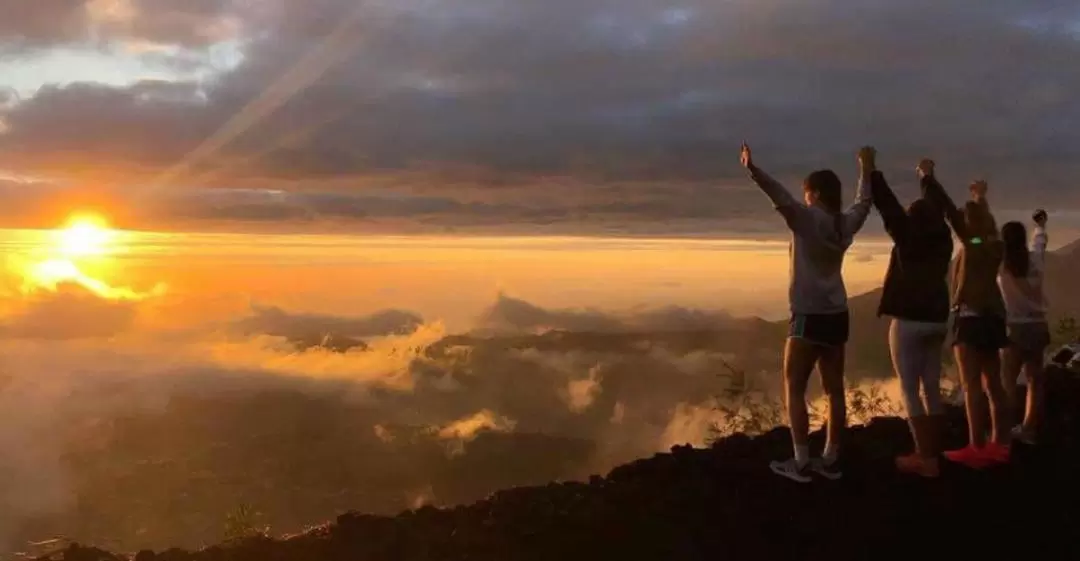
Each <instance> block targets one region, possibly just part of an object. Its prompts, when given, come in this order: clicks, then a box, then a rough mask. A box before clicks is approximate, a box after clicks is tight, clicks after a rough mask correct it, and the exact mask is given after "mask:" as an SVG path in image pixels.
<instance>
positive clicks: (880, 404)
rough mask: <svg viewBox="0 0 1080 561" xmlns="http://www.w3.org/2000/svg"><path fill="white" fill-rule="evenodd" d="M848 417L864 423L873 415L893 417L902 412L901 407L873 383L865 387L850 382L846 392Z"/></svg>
mask: <svg viewBox="0 0 1080 561" xmlns="http://www.w3.org/2000/svg"><path fill="white" fill-rule="evenodd" d="M846 398H847V409H848V418H849V419H851V420H854V421H855V422H860V423H866V422H869V421H870V419H873V418H874V417H895V416H898V415H900V414H901V413H903V408H902V407H901V406H900V405H899V404H897V403H896V402H895V401H893V400H891V399H889V396H888V395H886V394H885V392H884V391H883V390H882V389H881V386H880V385H878V384H874V385H871V386H869V387H868V388H867V387H864V386H859V385H856V384H854V383H852V384H850V385H849V386H848V389H847V393H846Z"/></svg>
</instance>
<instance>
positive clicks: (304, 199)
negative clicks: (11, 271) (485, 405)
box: [0, 0, 1080, 236]
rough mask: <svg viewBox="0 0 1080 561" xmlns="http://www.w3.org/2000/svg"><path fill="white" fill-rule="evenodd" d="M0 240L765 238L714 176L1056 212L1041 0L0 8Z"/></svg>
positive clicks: (1055, 18) (1065, 31)
mask: <svg viewBox="0 0 1080 561" xmlns="http://www.w3.org/2000/svg"><path fill="white" fill-rule="evenodd" d="M3 10H4V13H3V23H2V24H0V100H2V101H0V131H2V132H0V188H2V189H3V191H4V197H5V200H6V201H9V202H8V204H6V205H5V208H4V210H3V211H2V212H3V214H4V215H5V216H4V220H5V221H6V222H8V223H9V224H19V225H22V226H31V227H34V226H52V225H54V224H55V223H56V222H57V221H58V220H60V219H61V218H62V217H63V216H64V215H65V213H67V212H70V211H71V210H72V209H71V208H70V207H72V206H81V207H94V208H101V209H104V210H105V211H107V213H108V214H109V215H110V216H111V217H113V219H114V220H115V221H118V222H120V223H121V224H124V225H128V226H130V227H138V228H143V229H159V230H160V229H186V230H209V229H212V230H214V231H297V230H304V231H314V232H320V231H323V232H325V231H334V232H348V231H367V232H378V233H388V234H398V233H447V232H449V233H481V234H484V235H500V234H506V233H518V234H534V233H544V234H552V235H562V234H581V233H583V234H590V235H609V236H611V235H675V236H697V235H708V236H731V235H736V234H746V233H751V234H753V235H771V234H776V233H777V231H778V229H779V226H778V222H777V221H775V220H773V219H772V218H773V217H772V216H771V213H770V209H769V207H768V205H767V203H765V202H764V199H763V197H762V196H761V195H760V194H759V193H757V192H756V191H755V189H754V188H753V187H752V186H750V185H748V183H747V181H746V179H745V175H744V174H743V173H742V172H741V170H740V169H739V168H738V165H737V161H738V146H739V143H740V142H741V141H743V140H746V141H749V142H751V144H752V145H753V146H754V147H755V148H756V152H755V155H756V156H757V160H758V163H759V164H760V165H761V166H763V167H765V168H766V169H767V170H769V171H771V172H773V175H776V176H779V177H781V178H783V179H784V180H785V181H786V182H787V183H788V184H789V185H791V186H794V187H797V186H798V181H799V178H800V177H802V176H804V175H805V174H806V173H808V172H809V171H811V170H813V169H817V168H823V167H829V168H834V169H836V170H837V171H838V172H840V174H841V176H842V177H845V178H847V188H848V189H849V194H850V192H851V189H853V184H854V179H855V161H854V154H855V152H856V150H857V148H858V147H859V146H861V145H863V144H873V145H875V146H877V147H878V148H879V151H880V154H881V157H880V159H881V165H882V167H883V168H884V169H885V170H886V172H887V173H888V174H889V177H890V178H891V179H892V180H893V182H894V183H895V184H896V185H897V187H898V189H899V191H900V193H901V195H902V198H904V199H909V198H910V197H912V196H914V194H915V189H914V180H913V177H912V172H911V170H912V168H913V164H914V162H916V161H917V160H918V159H919V158H921V157H923V156H931V157H934V158H935V159H936V160H937V161H938V163H939V170H940V171H939V173H940V174H941V176H942V178H943V180H944V181H945V182H946V185H947V186H951V187H952V188H954V190H956V192H958V193H963V187H964V186H965V185H967V183H968V182H970V181H971V180H972V179H975V178H985V179H987V180H989V182H990V185H991V189H992V196H993V197H994V198H993V199H992V200H994V201H995V205H996V206H995V208H996V209H998V210H1000V211H1002V212H1006V211H1014V212H1016V213H1020V212H1023V213H1025V214H1026V213H1027V211H1028V209H1030V208H1031V207H1034V206H1047V207H1049V208H1051V210H1054V211H1060V212H1063V213H1064V214H1062V215H1061V216H1062V217H1063V219H1065V218H1068V219H1070V220H1072V218H1070V217H1071V216H1072V214H1071V213H1075V212H1076V210H1077V209H1080V199H1078V197H1080V195H1078V193H1080V191H1078V190H1077V189H1076V188H1075V184H1074V182H1075V178H1077V177H1080V163H1078V162H1080V157H1078V156H1080V154H1078V151H1080V142H1078V140H1080V138H1078V135H1080V132H1078V130H1077V128H1076V127H1074V126H1072V123H1075V122H1077V118H1078V117H1080V100H1078V99H1077V97H1076V96H1075V95H1072V94H1071V92H1074V91H1076V90H1077V88H1078V86H1080V73H1077V72H1076V71H1073V70H1071V69H1072V68H1073V66H1075V65H1074V64H1072V62H1073V61H1074V60H1075V59H1076V55H1077V54H1080V7H1077V5H1076V3H1075V2H1070V1H1067V0H1036V1H1032V2H1022V3H1021V2H1010V1H1006V0H991V1H988V2H980V3H979V4H978V6H974V5H972V4H971V3H970V2H964V1H960V0H945V1H943V2H939V1H935V2H930V1H929V0H918V1H916V2H914V3H912V2H897V1H887V0H875V1H871V2H855V1H852V0H810V1H799V2H794V1H790V0H754V1H751V0H724V1H719V2H717V1H709V2H705V1H701V0H684V1H682V2H673V1H668V0H663V1H649V2H645V1H641V0H631V1H625V0H622V1H619V2H615V1H614V0H584V1H580V0H575V1H572V2H571V1H567V0H557V1H554V2H543V3H536V2H525V1H523V0H453V1H450V2H431V1H429V0H403V1H397V2H384V1H374V0H372V1H357V0H314V1H305V2H299V1H294V0H258V1H253V0H41V1H36V2H14V3H9V5H8V6H6V7H4V8H3Z"/></svg>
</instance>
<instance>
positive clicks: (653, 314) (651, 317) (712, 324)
mask: <svg viewBox="0 0 1080 561" xmlns="http://www.w3.org/2000/svg"><path fill="white" fill-rule="evenodd" d="M735 323H736V319H735V318H733V317H732V316H731V315H730V314H728V313H726V312H723V311H707V310H692V309H686V308H682V307H679V306H666V307H656V308H640V309H634V310H630V311H624V312H606V311H600V310H590V309H581V310H574V309H547V308H542V307H540V306H537V305H534V304H531V303H529V302H526V301H524V300H521V299H518V298H514V297H511V296H508V295H506V294H504V293H500V294H499V295H498V297H497V298H496V300H495V303H494V304H492V305H491V306H490V307H488V308H487V309H486V310H485V311H484V312H483V313H482V314H481V316H480V317H479V318H478V319H477V324H476V325H477V328H478V329H479V330H481V331H493V332H529V333H542V332H545V331H552V330H556V331H571V332H602V333H610V332H632V331H697V330H710V329H718V328H725V327H729V326H731V325H733V324H735Z"/></svg>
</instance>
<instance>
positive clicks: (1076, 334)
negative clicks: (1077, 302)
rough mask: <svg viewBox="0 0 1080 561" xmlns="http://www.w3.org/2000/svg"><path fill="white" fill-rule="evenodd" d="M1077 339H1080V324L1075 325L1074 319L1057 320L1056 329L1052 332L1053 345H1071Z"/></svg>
mask: <svg viewBox="0 0 1080 561" xmlns="http://www.w3.org/2000/svg"><path fill="white" fill-rule="evenodd" d="M1078 338H1080V324H1078V323H1077V321H1076V318H1074V317H1072V316H1065V317H1063V318H1061V319H1059V320H1058V324H1057V328H1056V329H1055V330H1054V344H1055V345H1065V344H1068V343H1072V342H1074V341H1076V340H1077V339H1078Z"/></svg>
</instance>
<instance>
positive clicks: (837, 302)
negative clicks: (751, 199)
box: [750, 167, 872, 315]
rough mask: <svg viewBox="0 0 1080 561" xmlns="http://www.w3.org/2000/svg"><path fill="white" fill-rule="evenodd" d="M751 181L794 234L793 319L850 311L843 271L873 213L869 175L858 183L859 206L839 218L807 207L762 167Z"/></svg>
mask: <svg viewBox="0 0 1080 561" xmlns="http://www.w3.org/2000/svg"><path fill="white" fill-rule="evenodd" d="M750 178H751V179H753V180H754V183H756V184H757V185H758V187H760V188H761V190H762V191H764V192H765V194H766V195H768V196H769V199H770V200H772V202H773V204H774V205H775V206H776V210H778V211H779V212H780V214H781V215H782V216H783V217H784V220H785V221H786V222H787V225H788V228H789V229H791V246H790V255H791V266H790V267H791V269H790V275H791V280H790V285H789V287H788V301H789V303H790V305H791V313H792V314H800V315H801V314H835V313H841V312H845V311H847V309H848V308H847V287H846V286H845V285H844V276H843V274H842V273H841V269H842V268H843V265H844V253H845V252H847V249H848V248H849V247H851V244H852V242H853V241H854V239H855V234H856V233H858V231H859V230H860V229H861V228H862V227H863V224H864V223H865V222H866V217H867V216H868V215H869V214H870V206H871V201H872V198H871V191H870V175H869V174H865V175H864V176H862V177H860V178H859V184H858V188H857V189H856V193H855V203H854V204H852V205H851V207H849V208H848V209H847V210H845V211H844V212H843V213H842V214H841V215H840V217H839V219H837V216H836V215H834V214H832V213H830V212H829V211H827V210H825V209H823V208H820V207H818V206H806V205H805V204H803V203H802V202H800V201H797V200H796V199H795V198H794V197H792V196H791V193H790V192H789V191H788V190H787V189H786V188H784V186H783V185H780V184H779V183H778V182H777V181H776V180H774V179H773V178H771V177H769V175H768V174H766V173H765V172H763V171H761V169H759V168H757V167H751V168H750Z"/></svg>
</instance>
